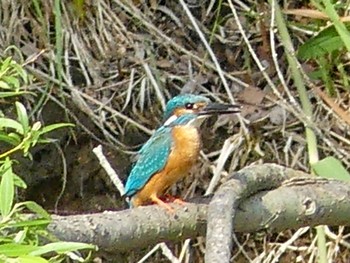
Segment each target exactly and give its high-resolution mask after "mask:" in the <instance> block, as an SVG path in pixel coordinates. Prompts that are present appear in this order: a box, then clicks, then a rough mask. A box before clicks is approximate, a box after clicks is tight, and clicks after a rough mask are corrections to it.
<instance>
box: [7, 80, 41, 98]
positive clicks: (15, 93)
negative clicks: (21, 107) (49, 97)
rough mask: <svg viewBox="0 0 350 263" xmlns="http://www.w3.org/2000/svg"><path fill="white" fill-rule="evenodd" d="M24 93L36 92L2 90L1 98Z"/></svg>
mask: <svg viewBox="0 0 350 263" xmlns="http://www.w3.org/2000/svg"><path fill="white" fill-rule="evenodd" d="M0 82H1V81H0ZM0 88H1V87H0ZM23 94H31V95H33V94H34V93H33V92H29V91H7V92H1V91H0V98H7V97H13V96H19V95H23Z"/></svg>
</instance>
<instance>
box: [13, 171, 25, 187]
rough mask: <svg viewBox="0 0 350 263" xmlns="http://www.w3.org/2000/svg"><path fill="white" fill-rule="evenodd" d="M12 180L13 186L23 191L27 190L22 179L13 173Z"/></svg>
mask: <svg viewBox="0 0 350 263" xmlns="http://www.w3.org/2000/svg"><path fill="white" fill-rule="evenodd" d="M13 180H14V183H15V186H17V187H20V188H23V189H27V184H26V182H25V181H23V179H22V178H21V177H19V176H18V175H17V174H15V173H13Z"/></svg>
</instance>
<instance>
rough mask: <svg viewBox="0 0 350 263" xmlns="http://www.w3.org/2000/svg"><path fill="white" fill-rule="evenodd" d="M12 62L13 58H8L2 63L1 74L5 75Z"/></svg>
mask: <svg viewBox="0 0 350 263" xmlns="http://www.w3.org/2000/svg"><path fill="white" fill-rule="evenodd" d="M11 61H12V58H11V57H8V58H6V59H5V60H3V61H2V65H1V68H0V73H3V72H5V71H6V70H8V68H9V65H10V63H11Z"/></svg>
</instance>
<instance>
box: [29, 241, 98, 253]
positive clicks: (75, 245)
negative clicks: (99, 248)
mask: <svg viewBox="0 0 350 263" xmlns="http://www.w3.org/2000/svg"><path fill="white" fill-rule="evenodd" d="M79 249H96V246H94V245H90V244H85V243H79V242H54V243H50V244H47V245H44V246H42V247H39V248H37V249H36V250H35V251H32V252H30V255H32V256H39V255H44V254H46V253H49V252H56V253H67V252H72V251H76V250H79Z"/></svg>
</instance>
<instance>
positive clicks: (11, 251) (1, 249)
mask: <svg viewBox="0 0 350 263" xmlns="http://www.w3.org/2000/svg"><path fill="white" fill-rule="evenodd" d="M35 249H37V247H35V246H32V245H21V244H15V243H14V244H3V245H0V254H2V255H5V256H7V257H18V256H23V255H27V254H29V253H31V252H33V251H35Z"/></svg>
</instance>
